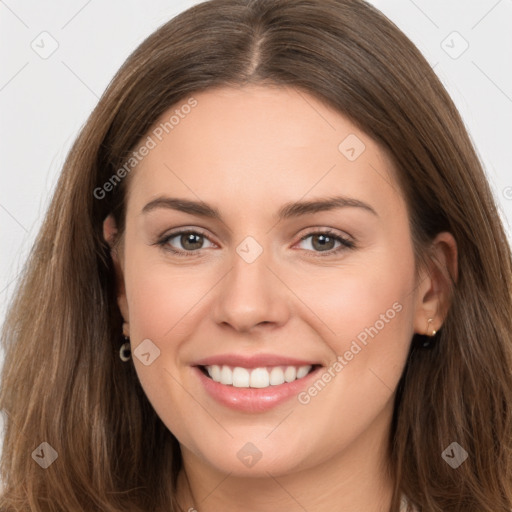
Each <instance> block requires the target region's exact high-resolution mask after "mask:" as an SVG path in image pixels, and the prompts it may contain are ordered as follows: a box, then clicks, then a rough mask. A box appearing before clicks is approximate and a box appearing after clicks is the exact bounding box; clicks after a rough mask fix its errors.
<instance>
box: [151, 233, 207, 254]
mask: <svg viewBox="0 0 512 512" xmlns="http://www.w3.org/2000/svg"><path fill="white" fill-rule="evenodd" d="M173 240H176V241H175V242H174V243H175V244H176V243H177V244H179V245H181V247H182V248H176V247H174V246H173V243H172V241H173ZM205 240H207V241H208V242H209V243H210V244H211V246H215V244H213V243H212V242H210V240H209V239H208V238H207V237H206V235H204V234H203V233H201V232H199V231H194V230H183V231H176V232H174V233H170V234H168V235H166V236H165V237H163V238H162V239H161V240H159V241H158V242H157V243H158V245H160V246H162V247H164V248H165V249H166V250H168V251H171V252H173V253H175V254H178V255H181V256H195V254H193V253H194V252H199V251H200V250H201V249H205V247H204V246H203V243H204V241H205Z"/></svg>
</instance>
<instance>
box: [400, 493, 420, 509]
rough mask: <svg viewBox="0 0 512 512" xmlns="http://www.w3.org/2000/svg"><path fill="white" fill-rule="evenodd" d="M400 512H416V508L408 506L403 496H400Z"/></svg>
mask: <svg viewBox="0 0 512 512" xmlns="http://www.w3.org/2000/svg"><path fill="white" fill-rule="evenodd" d="M407 507H409V508H407ZM400 512H418V509H417V508H416V507H413V506H412V505H411V504H409V502H408V500H407V498H406V496H405V495H403V496H402V501H401V502H400Z"/></svg>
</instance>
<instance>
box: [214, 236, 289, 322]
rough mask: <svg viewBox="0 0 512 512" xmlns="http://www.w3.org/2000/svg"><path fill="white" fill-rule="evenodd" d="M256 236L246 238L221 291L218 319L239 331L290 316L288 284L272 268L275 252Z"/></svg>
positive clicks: (219, 294) (218, 297) (234, 258)
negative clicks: (287, 299) (287, 305)
mask: <svg viewBox="0 0 512 512" xmlns="http://www.w3.org/2000/svg"><path fill="white" fill-rule="evenodd" d="M259 238H261V243H260V241H258V240H257V239H256V237H254V236H247V237H245V238H244V239H243V240H242V241H241V242H240V243H239V244H238V245H237V246H236V247H235V250H234V252H233V256H232V266H231V270H230V272H229V273H228V274H227V275H226V276H225V279H223V283H222V285H221V288H220V290H219V293H218V296H217V299H216V306H215V320H216V321H217V322H218V323H228V324H230V325H231V326H232V327H233V328H235V329H236V330H250V329H251V328H252V327H253V326H256V325H258V324H260V323H263V322H266V323H269V322H270V323H282V322H284V321H285V320H286V318H287V308H286V297H285V293H286V290H285V287H284V286H283V285H282V283H280V282H279V280H278V279H277V278H276V277H275V275H274V273H273V272H272V271H271V270H270V269H269V268H268V267H269V266H270V267H271V266H272V257H271V256H272V255H271V253H270V250H269V249H268V248H264V247H263V243H264V241H263V239H262V235H260V237H259Z"/></svg>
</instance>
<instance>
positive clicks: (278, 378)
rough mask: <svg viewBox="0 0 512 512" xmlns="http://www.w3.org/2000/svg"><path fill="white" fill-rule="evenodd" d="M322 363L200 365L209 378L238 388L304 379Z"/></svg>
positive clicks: (279, 383) (273, 384)
mask: <svg viewBox="0 0 512 512" xmlns="http://www.w3.org/2000/svg"><path fill="white" fill-rule="evenodd" d="M319 367H320V365H318V364H314V365H304V366H266V367H260V368H243V367H240V366H235V367H233V366H229V365H222V366H221V365H211V366H199V369H200V370H201V372H202V373H203V374H204V375H206V376H207V377H208V378H210V379H212V380H213V381H215V382H218V383H219V384H224V385H225V386H232V387H237V388H259V389H261V388H268V387H271V386H279V385H281V384H284V383H290V382H294V381H296V380H300V379H303V378H304V377H306V376H307V375H309V374H310V373H311V372H313V371H315V370H316V369H317V368H319Z"/></svg>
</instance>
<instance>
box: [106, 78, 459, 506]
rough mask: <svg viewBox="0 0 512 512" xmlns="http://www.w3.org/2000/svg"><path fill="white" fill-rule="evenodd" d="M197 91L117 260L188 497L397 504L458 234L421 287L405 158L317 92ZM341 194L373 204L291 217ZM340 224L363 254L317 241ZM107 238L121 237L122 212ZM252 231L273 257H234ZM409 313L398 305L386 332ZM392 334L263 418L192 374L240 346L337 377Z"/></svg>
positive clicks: (154, 153) (164, 146)
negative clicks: (189, 207) (173, 202)
mask: <svg viewBox="0 0 512 512" xmlns="http://www.w3.org/2000/svg"><path fill="white" fill-rule="evenodd" d="M194 98H196V100H197V101H198V105H197V107H196V108H194V109H193V110H192V112H191V113H190V114H189V115H188V116H187V117H186V118H184V119H182V120H180V124H179V125H178V126H176V127H175V128H174V129H173V130H172V131H170V132H169V134H168V135H167V136H166V137H164V138H163V140H162V141H161V142H159V143H158V144H157V146H156V147H155V148H154V149H152V150H151V151H150V152H149V154H148V155H147V156H146V157H145V158H144V159H143V160H142V161H141V162H140V163H139V164H138V166H137V169H135V170H134V171H132V174H131V175H130V176H129V178H128V179H129V180H130V181H129V187H128V198H127V211H126V229H125V232H124V233H123V236H122V239H121V243H120V245H119V246H118V247H117V248H116V249H115V250H113V251H112V256H113V259H114V262H115V265H116V269H117V273H118V279H119V291H118V293H119V296H118V303H119V306H120V310H121V313H122V315H123V317H124V320H125V330H126V334H128V335H129V336H130V340H131V348H132V355H133V353H134V350H135V349H136V347H137V346H138V345H139V344H140V343H141V342H142V341H143V340H146V339H149V340H151V342H152V343H153V344H154V345H155V346H157V347H158V349H159V350H160V356H159V357H158V358H156V359H155V360H154V362H152V363H151V364H150V365H147V366H146V365H144V364H143V363H142V362H141V361H140V360H139V359H138V358H137V357H132V362H131V363H130V364H132V363H133V364H134V365H135V368H136V371H137V375H138V377H139V379H140V382H141V384H142V386H143V388H144V390H145V393H146V394H147V396H148V398H149V400H150V402H151V403H152V405H153V407H154V408H155V411H156V412H157V414H158V415H159V416H160V418H161V419H162V421H163V422H164V423H165V425H166V426H167V427H168V428H169V430H170V431H171V432H172V433H173V434H174V435H175V437H176V438H177V439H178V441H179V442H180V445H181V449H182V455H183V463H184V468H185V472H182V473H181V474H180V479H179V500H180V504H181V506H182V508H183V509H184V510H191V509H192V510H193V509H195V510H197V511H199V512H214V511H218V510H222V511H224V512H235V511H239V510H245V511H246V512H270V511H272V512H274V511H275V510H286V511H289V512H295V511H297V512H299V511H302V512H303V511H304V510H308V511H311V512H313V511H314V512H327V511H329V512H330V511H332V510H343V511H344V512H356V511H361V510H365V511H367V512H387V511H389V507H390V503H391V496H392V486H393V482H392V480H391V478H390V476H389V474H388V472H387V471H386V463H387V458H388V453H387V446H388V434H389V428H390V423H391V418H392V413H393V400H394V397H395V392H396V386H397V384H398V381H399V379H400V376H401V374H402V371H403V368H404V365H405V362H406V358H407V353H408V350H409V346H410V342H411V338H412V336H413V334H414V333H421V334H426V333H427V332H428V333H430V332H431V331H432V329H437V330H438V329H439V328H440V327H441V325H442V323H443V320H444V313H443V312H444V311H446V308H447V304H448V301H449V288H448V274H447V270H446V269H448V270H449V271H450V272H451V274H452V275H456V271H457V269H456V260H457V251H456V244H455V241H454V239H453V237H452V236H451V235H450V234H449V233H440V234H439V235H438V236H437V237H436V239H435V240H434V241H433V243H432V251H433V254H434V255H435V256H436V257H437V260H438V262H439V264H438V265H436V264H434V263H432V266H431V267H430V268H428V269H424V270H423V271H422V272H421V277H420V279H418V280H415V275H414V271H415V261H414V256H413V246H412V241H411V234H410V230H409V224H408V222H409V219H408V214H407V210H406V204H405V201H404V198H403V197H402V195H401V192H400V189H399V186H398V183H397V181H396V177H395V174H394V169H393V166H392V163H391V161H390V160H389V159H388V157H387V155H386V153H385V152H384V151H383V149H382V148H380V147H379V146H378V145H377V144H376V142H374V141H373V140H372V139H371V138H370V137H369V136H368V135H366V134H365V133H364V132H361V131H360V130H359V129H358V128H356V127H355V126H354V125H353V124H352V123H351V122H350V121H349V120H348V119H346V118H345V117H343V116H342V115H341V114H339V113H338V112H336V111H335V110H333V109H331V108H329V107H327V106H326V105H324V104H323V103H321V102H320V101H319V100H317V99H315V98H314V97H313V96H311V95H309V94H306V93H305V92H300V93H299V92H298V91H296V90H295V89H291V88H275V87H268V86H254V85H252V86H246V87H241V88H228V87H225V88H217V89H212V90H208V91H205V92H202V93H198V94H194ZM183 103H185V101H184V102H183ZM175 108H176V106H174V107H173V108H172V109H170V110H169V112H168V113H166V114H165V115H164V116H162V118H161V120H164V119H165V120H166V119H168V118H169V116H170V114H171V113H172V111H173V110H174V109H175ZM161 120H159V122H160V121H161ZM157 124H158V123H157ZM349 134H355V135H356V136H357V137H358V138H359V139H360V140H361V141H363V142H364V144H365V149H364V151H363V152H362V153H361V154H360V156H358V158H357V159H355V160H354V161H350V160H349V159H348V158H347V157H346V156H345V154H343V153H342V152H341V151H340V150H339V149H338V146H339V145H340V143H341V142H342V141H343V140H344V139H345V138H346V137H347V136H348V135H349ZM341 195H343V196H345V197H348V198H353V199H357V200H359V201H362V202H364V203H366V204H367V205H369V206H370V207H371V209H373V210H374V212H371V211H369V210H368V209H366V208H361V207H354V206H349V207H343V208H338V209H331V210H327V211H318V212H315V213H308V214H306V215H302V216H297V217H290V218H285V219H282V220H280V221H279V222H277V220H276V214H277V212H278V210H279V209H280V208H281V207H282V206H283V205H284V204H285V203H288V202H295V201H308V200H313V199H319V198H326V197H333V196H341ZM162 196H168V197H171V196H172V197H175V198H183V199H189V200H191V201H203V202H204V203H208V204H209V205H212V206H213V207H215V208H217V209H218V210H219V212H220V214H221V216H222V221H221V220H218V219H213V218H206V217H201V216H199V215H193V214H191V213H184V212H181V211H176V210H173V209H171V208H168V207H165V206H160V207H158V206H157V207H155V208H153V209H151V210H150V211H147V212H143V208H144V206H145V205H147V204H148V203H149V202H151V201H153V200H154V199H156V198H158V197H162ZM176 228H186V229H185V231H186V230H189V231H195V232H197V231H198V230H199V231H200V234H199V235H198V238H196V239H195V240H192V241H191V242H190V243H189V244H187V243H186V242H187V240H188V238H187V237H184V236H182V237H180V236H174V237H171V238H169V239H168V240H167V241H166V242H165V244H166V245H165V246H161V245H158V244H157V242H158V240H161V239H162V235H168V234H169V233H170V231H171V230H175V231H179V230H177V229H176ZM328 228H329V229H331V230H332V231H333V235H334V236H340V237H343V238H348V239H349V240H351V241H353V242H354V243H355V244H356V246H355V248H343V246H342V245H341V243H340V242H333V241H332V239H330V242H329V243H328V244H326V246H325V249H322V245H321V240H319V238H320V237H319V235H318V232H320V233H321V232H322V231H325V230H326V229H328ZM312 231H313V232H317V234H316V235H314V234H312V235H311V232H312ZM104 233H105V237H106V239H107V240H109V241H110V242H112V240H113V238H114V237H115V234H116V228H115V224H114V221H113V219H112V218H111V217H108V218H107V220H106V221H105V224H104ZM201 233H202V234H204V235H205V236H201ZM308 234H309V235H311V236H309V237H308V238H306V239H304V240H302V241H301V238H302V237H304V236H306V235H308ZM247 236H251V237H252V238H253V239H255V240H256V241H257V243H258V244H259V246H260V247H261V248H262V249H263V252H262V253H261V254H260V255H259V256H258V257H257V258H256V259H255V260H254V261H252V262H251V263H248V262H247V261H246V260H245V259H244V258H242V257H241V256H240V254H239V253H238V252H237V250H236V249H237V247H238V246H239V245H240V243H241V242H242V241H243V240H244V239H245V238H246V237H247ZM194 247H199V249H195V248H194ZM338 247H342V250H340V251H338V252H336V253H335V252H334V251H336V249H337V248H338ZM165 248H168V249H169V248H174V249H176V250H178V251H188V252H190V253H194V254H193V255H192V256H190V257H187V256H178V255H175V254H173V253H172V252H170V251H169V250H166V249H165ZM327 253H329V254H327ZM394 304H395V308H396V307H397V304H398V305H399V306H401V307H400V308H399V309H400V311H399V312H397V311H396V309H395V310H394V311H395V313H396V314H395V313H393V318H392V319H389V317H387V321H386V322H383V321H381V322H380V323H379V324H377V323H376V322H377V321H378V320H379V319H382V315H383V314H386V312H387V311H389V310H390V309H393V305H394ZM429 318H432V319H433V320H432V322H430V323H429V322H428V319H429ZM376 325H378V327H377V330H378V334H376V335H375V336H374V337H373V338H372V337H368V343H367V345H364V346H363V345H361V343H359V345H361V346H362V349H361V350H360V351H359V352H358V353H357V355H356V356H354V357H353V359H351V360H350V361H348V364H346V366H344V368H343V370H342V371H340V372H338V373H336V377H335V378H332V379H331V380H330V382H329V383H328V384H327V385H326V386H325V388H324V389H323V390H321V392H319V393H318V394H317V395H316V396H314V397H312V398H311V400H310V401H309V403H307V404H304V403H300V402H299V400H298V399H297V396H293V397H291V398H290V399H288V400H286V401H284V402H283V403H280V404H279V405H277V406H275V407H273V408H270V409H269V410H265V411H263V412H247V411H240V410H235V409H233V408H230V407H228V406H226V405H225V404H222V403H219V402H218V401H217V400H216V399H214V398H213V397H212V396H211V395H210V394H208V393H207V391H206V390H205V388H204V386H203V385H202V383H201V382H200V379H199V378H198V376H197V372H196V371H195V370H194V369H193V363H194V362H195V361H197V360H199V359H201V358H204V357H208V356H215V355H218V354H226V353H230V354H231V353H235V354H246V355H252V354H259V353H270V354H280V355H284V356H287V357H295V358H300V359H304V360H308V361H315V362H318V363H320V364H321V365H323V366H324V367H325V368H328V367H330V366H332V363H333V361H334V360H335V359H336V356H337V355H343V354H345V353H346V351H347V350H350V347H351V343H352V342H353V341H354V340H357V339H358V338H357V336H358V335H360V336H361V333H362V332H365V328H369V327H371V326H376ZM380 325H383V327H380ZM324 370H325V369H324ZM320 371H322V369H320ZM248 442H250V443H252V444H254V445H255V446H256V447H257V449H258V450H259V452H260V453H261V459H260V460H259V461H258V462H257V463H256V464H254V465H252V466H251V467H248V466H247V465H245V464H242V463H241V460H240V459H239V457H237V453H238V452H239V451H240V449H241V448H242V447H244V445H246V443H248ZM185 477H186V478H185ZM187 480H188V483H189V485H190V488H189V487H188V485H187Z"/></svg>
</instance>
